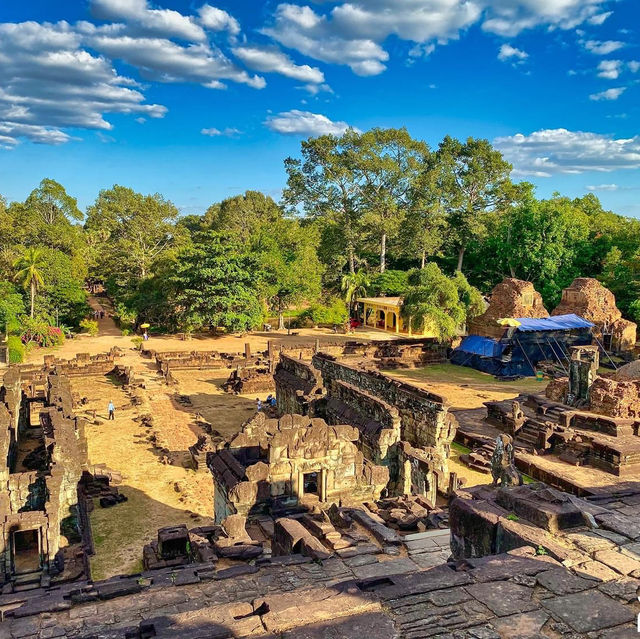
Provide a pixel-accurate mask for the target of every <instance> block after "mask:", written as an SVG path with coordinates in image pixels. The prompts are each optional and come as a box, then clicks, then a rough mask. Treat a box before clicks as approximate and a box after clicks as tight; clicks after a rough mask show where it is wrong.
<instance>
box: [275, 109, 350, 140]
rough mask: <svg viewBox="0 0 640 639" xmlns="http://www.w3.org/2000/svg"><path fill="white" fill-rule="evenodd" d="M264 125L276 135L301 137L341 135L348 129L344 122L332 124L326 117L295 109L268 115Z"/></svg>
mask: <svg viewBox="0 0 640 639" xmlns="http://www.w3.org/2000/svg"><path fill="white" fill-rule="evenodd" d="M264 124H265V126H266V127H267V128H268V129H271V130H272V131H276V132H277V133H284V134H286V135H303V136H318V135H342V134H343V133H344V132H345V131H346V130H347V129H348V128H349V125H348V124H347V123H346V122H333V121H332V120H330V119H329V118H328V117H327V116H326V115H321V114H320V113H311V112H310V111H298V110H297V109H294V110H292V111H285V112H283V113H278V114H277V115H270V116H269V117H268V118H267V119H266V120H265V122H264Z"/></svg>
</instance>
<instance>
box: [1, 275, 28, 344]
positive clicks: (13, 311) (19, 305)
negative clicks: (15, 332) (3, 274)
mask: <svg viewBox="0 0 640 639" xmlns="http://www.w3.org/2000/svg"><path fill="white" fill-rule="evenodd" d="M24 312H25V309H24V301H23V299H22V295H21V294H20V293H18V291H16V289H15V287H14V285H13V284H12V283H11V282H6V281H0V331H3V332H5V333H8V332H9V329H10V328H11V327H12V326H15V325H16V323H17V320H18V317H20V316H21V315H24Z"/></svg>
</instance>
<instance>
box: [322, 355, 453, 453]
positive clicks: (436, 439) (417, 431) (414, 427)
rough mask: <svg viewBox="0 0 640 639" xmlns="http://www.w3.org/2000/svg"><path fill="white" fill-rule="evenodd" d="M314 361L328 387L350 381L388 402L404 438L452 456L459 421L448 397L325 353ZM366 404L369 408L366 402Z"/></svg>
mask: <svg viewBox="0 0 640 639" xmlns="http://www.w3.org/2000/svg"><path fill="white" fill-rule="evenodd" d="M312 362H313V366H314V367H315V368H316V369H318V370H319V371H320V373H321V374H322V379H323V381H324V385H325V387H326V388H327V389H329V388H330V387H332V385H333V384H334V382H346V383H347V384H351V385H352V386H353V387H355V388H358V389H360V390H362V391H364V392H365V393H367V394H368V395H369V396H373V397H376V398H378V399H379V400H381V401H383V402H386V403H387V404H388V405H390V406H393V407H394V408H395V409H397V411H398V415H399V416H400V430H401V433H400V434H401V438H402V439H403V440H405V441H407V442H409V443H410V444H411V445H412V446H416V447H425V446H431V447H434V448H436V449H437V450H438V452H440V453H441V454H442V456H443V457H445V458H448V457H449V449H450V444H451V441H452V440H453V438H454V436H455V431H456V425H457V423H456V420H455V417H454V416H453V415H452V414H451V413H449V405H448V404H447V402H446V400H445V399H444V397H442V396H441V395H436V394H435V393H431V392H429V391H427V390H424V389H422V388H418V387H417V386H413V385H412V384H407V383H405V382H401V381H399V380H397V379H393V378H392V377H388V376H387V375H384V374H383V373H380V372H378V371H371V370H363V369H362V368H361V367H357V366H355V365H353V366H352V365H349V364H346V363H343V362H338V361H337V360H336V359H335V358H334V357H331V356H328V355H325V354H324V353H318V354H317V355H316V356H315V357H314V358H313V360H312ZM328 392H329V391H328ZM363 407H366V402H365V403H363Z"/></svg>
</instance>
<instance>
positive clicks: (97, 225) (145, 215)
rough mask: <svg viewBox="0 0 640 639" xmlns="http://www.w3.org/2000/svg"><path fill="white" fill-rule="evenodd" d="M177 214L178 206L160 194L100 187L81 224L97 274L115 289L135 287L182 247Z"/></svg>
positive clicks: (122, 188) (120, 187) (115, 187)
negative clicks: (174, 251) (106, 279)
mask: <svg viewBox="0 0 640 639" xmlns="http://www.w3.org/2000/svg"><path fill="white" fill-rule="evenodd" d="M177 218H178V209H177V208H176V207H175V206H174V205H173V204H172V203H171V202H169V201H168V200H165V199H164V198H163V197H162V196H161V195H160V194H158V193H156V194H154V195H142V194H141V193H136V192H135V191H134V190H133V189H130V188H127V187H124V186H119V185H115V186H113V187H112V188H111V189H106V190H103V191H100V194H99V195H98V197H97V199H96V201H95V203H94V204H93V205H92V206H90V207H89V208H88V209H87V221H86V223H85V231H86V233H87V235H88V236H89V238H90V245H91V247H92V249H93V251H94V256H95V257H94V259H95V262H96V271H97V274H98V275H100V276H102V277H107V278H110V279H111V280H112V282H113V283H114V285H115V286H116V287H119V288H123V289H132V288H135V287H136V286H137V285H138V284H139V283H140V281H141V280H144V279H145V278H147V277H150V276H152V275H153V273H154V269H155V267H156V266H157V265H158V263H159V262H160V261H161V260H162V259H164V258H165V257H166V256H167V254H168V253H169V252H171V251H172V250H174V249H176V248H177V247H179V246H180V244H181V241H180V240H181V239H182V237H183V235H182V234H183V233H185V230H184V229H176V226H175V224H174V223H175V221H176V219H177Z"/></svg>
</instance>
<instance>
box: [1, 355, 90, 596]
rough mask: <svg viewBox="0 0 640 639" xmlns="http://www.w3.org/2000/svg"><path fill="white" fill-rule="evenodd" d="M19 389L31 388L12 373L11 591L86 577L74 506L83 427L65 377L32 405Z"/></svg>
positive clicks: (53, 378) (8, 400)
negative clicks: (36, 419) (36, 418)
mask: <svg viewBox="0 0 640 639" xmlns="http://www.w3.org/2000/svg"><path fill="white" fill-rule="evenodd" d="M23 387H24V388H25V389H29V388H32V382H31V380H29V379H28V378H26V379H23V377H22V374H21V371H20V368H18V367H10V368H9V369H8V370H7V372H6V373H5V374H4V379H3V383H2V387H1V388H0V484H2V490H1V491H0V583H8V584H9V586H8V587H9V588H17V587H20V588H26V587H33V586H34V585H39V584H40V583H50V582H51V581H52V580H53V581H56V580H64V579H69V578H74V577H78V576H81V575H82V574H83V573H84V572H85V565H84V561H85V556H84V551H83V548H82V545H81V543H80V542H81V532H82V513H81V512H79V510H80V506H79V503H78V482H79V481H80V478H81V476H82V473H83V471H84V470H86V468H87V443H86V439H85V434H84V429H85V422H84V420H83V419H80V418H78V417H75V416H74V414H73V399H72V394H71V387H70V382H69V379H68V377H67V376H66V375H61V374H55V373H49V374H48V375H47V377H46V387H45V390H44V398H36V399H37V401H34V398H31V397H29V395H28V393H27V392H25V391H24V390H23ZM34 413H35V414H38V417H39V419H38V423H37V424H36V423H34V422H35V419H34V417H35V415H34Z"/></svg>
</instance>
